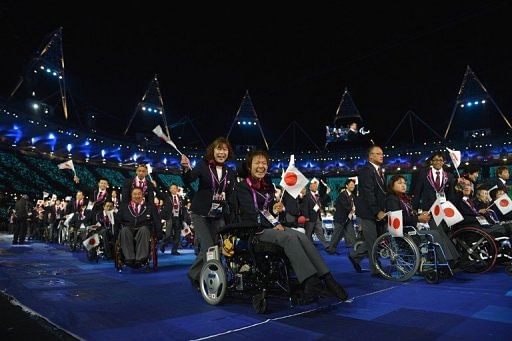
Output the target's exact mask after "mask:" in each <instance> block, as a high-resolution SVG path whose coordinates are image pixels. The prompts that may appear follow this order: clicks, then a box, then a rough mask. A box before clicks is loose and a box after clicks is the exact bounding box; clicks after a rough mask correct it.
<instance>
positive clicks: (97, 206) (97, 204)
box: [73, 175, 112, 217]
mask: <svg viewBox="0 0 512 341" xmlns="http://www.w3.org/2000/svg"><path fill="white" fill-rule="evenodd" d="M73 180H74V181H75V183H76V184H77V185H78V186H79V188H80V190H81V191H82V192H83V193H84V194H85V196H87V198H88V199H89V201H90V202H94V206H93V207H92V212H91V216H93V217H95V216H96V214H97V213H98V212H101V211H102V210H103V205H104V204H105V203H106V202H107V201H112V196H111V194H110V190H109V184H108V180H107V179H104V178H101V179H100V180H99V181H98V187H96V188H90V187H88V186H86V185H85V184H83V183H80V178H79V177H78V176H76V175H75V177H74V178H73Z"/></svg>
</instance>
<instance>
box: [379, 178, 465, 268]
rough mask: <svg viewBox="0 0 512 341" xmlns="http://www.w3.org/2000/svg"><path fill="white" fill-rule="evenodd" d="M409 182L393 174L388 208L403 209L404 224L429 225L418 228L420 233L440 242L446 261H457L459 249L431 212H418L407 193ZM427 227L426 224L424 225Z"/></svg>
mask: <svg viewBox="0 0 512 341" xmlns="http://www.w3.org/2000/svg"><path fill="white" fill-rule="evenodd" d="M406 192H407V182H406V180H405V177H404V176H403V175H400V174H396V175H393V176H392V177H391V179H390V181H389V183H388V195H387V197H386V210H387V211H399V210H402V215H403V225H404V226H413V227H415V228H416V227H417V226H418V225H419V226H422V224H427V225H428V230H424V229H421V228H420V229H418V234H420V235H421V234H430V235H431V236H432V237H433V239H434V242H436V243H438V244H439V245H440V246H441V248H442V249H443V252H444V255H445V257H446V259H445V260H446V261H455V260H457V259H458V258H459V253H458V252H457V249H456V248H455V246H454V245H453V243H452V242H451V241H450V238H448V236H447V235H446V233H445V232H444V230H443V229H442V228H438V227H437V226H436V224H435V222H434V220H433V219H431V216H430V213H429V212H422V213H421V214H418V213H417V212H416V211H415V210H414V209H413V208H412V204H411V199H410V198H409V196H408V195H407V194H406ZM423 226H425V227H426V225H423Z"/></svg>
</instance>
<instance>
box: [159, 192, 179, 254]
mask: <svg viewBox="0 0 512 341" xmlns="http://www.w3.org/2000/svg"><path fill="white" fill-rule="evenodd" d="M169 190H170V192H171V193H170V195H169V196H168V197H167V198H166V200H165V203H164V207H163V209H162V212H161V218H162V219H163V220H165V221H166V225H165V238H164V239H163V240H162V245H160V251H162V253H164V252H165V247H166V246H167V244H169V243H172V252H171V254H172V255H179V254H180V253H179V252H178V245H179V243H180V236H181V228H182V226H183V218H184V214H183V210H184V205H183V200H182V199H181V197H180V196H179V195H178V185H176V184H174V183H173V184H171V186H170V187H169Z"/></svg>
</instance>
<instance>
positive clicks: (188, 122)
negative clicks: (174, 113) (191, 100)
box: [169, 116, 206, 148]
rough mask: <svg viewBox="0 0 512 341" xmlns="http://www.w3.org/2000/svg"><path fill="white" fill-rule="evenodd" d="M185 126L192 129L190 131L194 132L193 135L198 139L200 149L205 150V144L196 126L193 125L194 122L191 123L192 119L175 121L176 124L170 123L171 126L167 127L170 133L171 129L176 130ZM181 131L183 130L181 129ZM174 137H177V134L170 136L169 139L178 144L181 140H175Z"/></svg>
mask: <svg viewBox="0 0 512 341" xmlns="http://www.w3.org/2000/svg"><path fill="white" fill-rule="evenodd" d="M187 124H189V125H190V126H191V127H192V130H194V133H195V134H196V136H197V137H198V139H199V142H201V145H202V147H203V148H206V143H205V142H204V139H203V137H202V136H201V134H200V133H199V130H197V127H196V125H195V124H194V122H193V121H192V119H191V118H190V117H189V116H184V117H182V118H181V119H179V120H178V121H176V122H174V123H172V124H171V125H169V128H170V129H171V131H172V129H176V128H178V127H181V126H183V127H185V126H186V125H187ZM183 129H185V128H183ZM169 136H171V135H169ZM176 136H177V134H173V135H172V136H171V138H173V139H174V142H179V141H180V140H181V139H180V138H178V139H176Z"/></svg>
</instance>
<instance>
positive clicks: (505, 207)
mask: <svg viewBox="0 0 512 341" xmlns="http://www.w3.org/2000/svg"><path fill="white" fill-rule="evenodd" d="M494 204H495V205H496V207H497V208H498V209H499V210H500V212H501V213H502V214H503V215H505V214H507V213H509V212H510V211H512V200H510V197H509V196H508V195H507V194H503V195H502V196H501V197H499V198H497V199H496V200H494Z"/></svg>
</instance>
